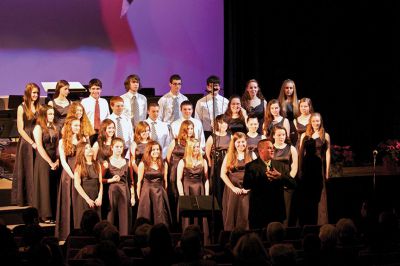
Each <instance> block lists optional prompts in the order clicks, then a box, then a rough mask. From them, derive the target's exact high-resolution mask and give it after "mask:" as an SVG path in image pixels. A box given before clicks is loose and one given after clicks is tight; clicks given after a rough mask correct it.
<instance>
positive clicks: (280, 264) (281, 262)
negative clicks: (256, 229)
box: [269, 244, 296, 266]
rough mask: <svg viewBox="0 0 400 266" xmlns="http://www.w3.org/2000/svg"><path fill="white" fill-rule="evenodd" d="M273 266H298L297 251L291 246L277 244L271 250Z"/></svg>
mask: <svg viewBox="0 0 400 266" xmlns="http://www.w3.org/2000/svg"><path fill="white" fill-rule="evenodd" d="M269 256H270V257H271V262H272V265H273V266H292V265H293V266H294V265H296V250H295V249H294V247H293V246H292V245H289V244H275V245H273V246H272V247H271V248H270V249H269Z"/></svg>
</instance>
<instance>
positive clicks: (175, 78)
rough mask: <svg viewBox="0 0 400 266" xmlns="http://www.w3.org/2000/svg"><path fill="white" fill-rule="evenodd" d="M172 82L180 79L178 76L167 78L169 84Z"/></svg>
mask: <svg viewBox="0 0 400 266" xmlns="http://www.w3.org/2000/svg"><path fill="white" fill-rule="evenodd" d="M173 80H182V78H181V76H179V75H178V74H173V75H171V77H169V83H172V81H173Z"/></svg>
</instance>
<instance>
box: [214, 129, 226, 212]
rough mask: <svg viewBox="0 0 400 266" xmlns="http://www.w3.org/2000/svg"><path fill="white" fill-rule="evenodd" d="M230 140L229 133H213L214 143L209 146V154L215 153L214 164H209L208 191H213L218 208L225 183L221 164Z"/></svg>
mask: <svg viewBox="0 0 400 266" xmlns="http://www.w3.org/2000/svg"><path fill="white" fill-rule="evenodd" d="M230 141H231V135H229V134H226V135H225V136H218V135H215V143H213V145H212V147H211V154H214V155H215V164H212V165H210V167H211V179H210V181H211V182H210V191H212V193H215V197H216V198H217V202H218V205H219V207H220V208H222V195H223V194H224V187H225V183H224V181H222V179H221V166H222V162H223V161H224V158H225V155H226V152H227V151H228V148H229V143H230Z"/></svg>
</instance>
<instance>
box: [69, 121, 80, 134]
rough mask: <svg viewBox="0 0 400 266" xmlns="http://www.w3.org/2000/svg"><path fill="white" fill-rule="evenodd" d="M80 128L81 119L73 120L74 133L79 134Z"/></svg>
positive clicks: (72, 128) (72, 129)
mask: <svg viewBox="0 0 400 266" xmlns="http://www.w3.org/2000/svg"><path fill="white" fill-rule="evenodd" d="M80 130H81V121H79V120H74V121H72V123H71V131H72V133H73V134H78V133H79V131H80Z"/></svg>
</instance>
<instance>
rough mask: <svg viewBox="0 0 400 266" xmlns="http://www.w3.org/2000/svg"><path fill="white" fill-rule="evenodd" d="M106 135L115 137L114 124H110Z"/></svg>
mask: <svg viewBox="0 0 400 266" xmlns="http://www.w3.org/2000/svg"><path fill="white" fill-rule="evenodd" d="M106 133H107V136H108V137H112V136H114V133H115V125H114V123H110V124H109V125H108V126H107V128H106Z"/></svg>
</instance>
